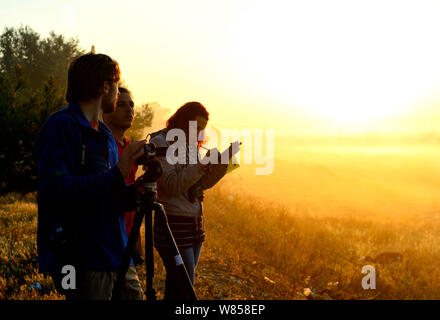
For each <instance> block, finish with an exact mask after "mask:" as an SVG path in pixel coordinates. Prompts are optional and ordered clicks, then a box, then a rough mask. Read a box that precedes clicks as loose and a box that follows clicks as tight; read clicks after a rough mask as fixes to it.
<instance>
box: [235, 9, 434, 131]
mask: <svg viewBox="0 0 440 320" xmlns="http://www.w3.org/2000/svg"><path fill="white" fill-rule="evenodd" d="M438 12H439V3H438V2H437V3H436V2H434V1H420V2H417V4H415V3H414V2H413V3H412V4H409V3H408V2H404V1H365V2H359V1H294V2H293V1H292V2H284V1H283V2H279V1H278V2H277V1H275V2H267V3H264V4H263V3H262V2H261V3H259V5H255V6H253V7H252V8H250V9H249V10H248V11H247V12H246V13H244V14H243V15H242V16H241V17H240V19H239V20H238V22H237V24H236V25H235V31H236V36H235V47H236V52H237V55H238V56H239V57H240V60H241V62H242V66H241V68H242V71H243V72H244V73H246V74H247V77H248V78H252V77H254V78H255V79H256V80H255V81H258V82H259V85H260V86H261V87H263V88H266V89H267V90H265V94H267V95H272V96H274V97H276V96H278V97H283V99H284V100H285V101H286V102H287V103H286V104H287V105H289V108H292V112H295V108H296V110H298V108H300V109H301V110H306V113H308V114H309V115H316V116H321V117H327V118H329V119H330V120H332V121H333V122H335V123H336V124H345V123H346V124H347V125H353V124H361V123H371V122H374V121H375V120H377V119H382V118H384V117H387V116H393V115H397V114H399V113H404V112H406V111H407V110H408V109H410V108H411V107H412V105H414V104H415V103H417V101H418V100H421V99H422V98H424V97H426V96H427V95H431V94H433V93H434V91H435V89H437V90H438V89H439V88H440V86H439V83H440V81H439V79H440V63H439V61H440V60H439V59H438V57H439V56H440V42H438V41H436V37H437V35H436V32H437V30H439V28H440V20H439V19H438V17H437V13H438Z"/></svg>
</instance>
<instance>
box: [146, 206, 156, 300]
mask: <svg viewBox="0 0 440 320" xmlns="http://www.w3.org/2000/svg"><path fill="white" fill-rule="evenodd" d="M153 254H154V253H153V214H152V211H151V208H148V211H147V213H146V215H145V268H146V278H147V288H146V291H145V295H146V297H147V300H156V290H154V288H153V278H154V255H153Z"/></svg>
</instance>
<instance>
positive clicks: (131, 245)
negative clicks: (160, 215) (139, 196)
mask: <svg viewBox="0 0 440 320" xmlns="http://www.w3.org/2000/svg"><path fill="white" fill-rule="evenodd" d="M143 218H144V212H143V211H142V209H141V205H140V204H138V205H137V207H136V213H135V215H134V221H133V227H132V229H131V232H130V236H129V237H128V242H127V248H126V250H125V252H124V255H123V257H122V262H121V266H120V267H119V271H118V276H117V278H116V283H115V285H114V286H113V292H112V300H120V299H121V289H122V284H123V283H124V280H125V275H126V274H127V270H128V268H129V267H130V262H131V257H132V256H133V253H134V249H135V245H136V241H137V238H138V236H139V231H140V228H141V225H142V219H143Z"/></svg>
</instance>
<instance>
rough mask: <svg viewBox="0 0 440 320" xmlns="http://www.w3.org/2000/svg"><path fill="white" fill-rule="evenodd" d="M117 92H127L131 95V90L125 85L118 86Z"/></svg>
mask: <svg viewBox="0 0 440 320" xmlns="http://www.w3.org/2000/svg"><path fill="white" fill-rule="evenodd" d="M118 90H119V93H128V94H129V95H130V96H131V91H130V90H128V89H127V88H126V87H118Z"/></svg>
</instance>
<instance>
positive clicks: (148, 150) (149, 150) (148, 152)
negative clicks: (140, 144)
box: [135, 142, 156, 166]
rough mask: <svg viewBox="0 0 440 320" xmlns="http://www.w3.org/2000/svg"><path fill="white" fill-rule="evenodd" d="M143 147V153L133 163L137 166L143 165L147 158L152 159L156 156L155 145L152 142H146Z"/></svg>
mask: <svg viewBox="0 0 440 320" xmlns="http://www.w3.org/2000/svg"><path fill="white" fill-rule="evenodd" d="M143 149H144V154H143V155H142V157H140V158H139V159H137V160H136V162H135V165H137V166H142V165H145V164H146V163H147V162H148V161H149V160H151V159H153V158H154V157H155V156H156V145H155V144H154V143H152V142H149V143H146V144H145V145H144V148H143Z"/></svg>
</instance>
